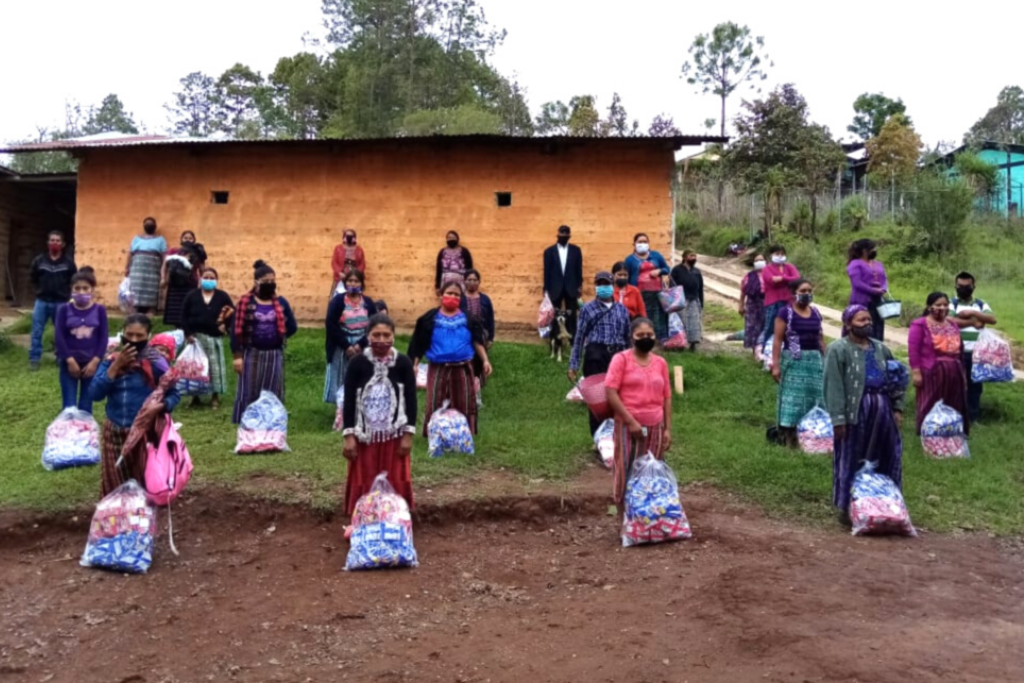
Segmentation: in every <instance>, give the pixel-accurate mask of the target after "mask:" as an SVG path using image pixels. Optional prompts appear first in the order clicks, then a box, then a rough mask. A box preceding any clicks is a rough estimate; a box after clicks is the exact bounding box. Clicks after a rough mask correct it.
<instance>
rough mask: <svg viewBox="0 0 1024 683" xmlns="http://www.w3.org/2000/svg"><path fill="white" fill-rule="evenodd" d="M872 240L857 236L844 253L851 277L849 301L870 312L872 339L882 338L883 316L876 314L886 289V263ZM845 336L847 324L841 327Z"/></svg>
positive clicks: (887, 284)
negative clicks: (845, 253)
mask: <svg viewBox="0 0 1024 683" xmlns="http://www.w3.org/2000/svg"><path fill="white" fill-rule="evenodd" d="M876 247H877V245H876V244H875V241H874V240H869V239H863V240H857V241H856V242H854V243H853V244H851V245H850V250H849V252H848V253H847V259H848V260H847V263H846V274H847V275H848V276H849V277H850V305H851V306H855V305H859V306H864V307H865V308H866V309H868V313H870V314H871V328H872V331H873V332H874V334H873V335H872V339H877V340H878V341H885V320H884V319H883V318H882V316H880V315H878V306H879V304H881V303H882V295H883V294H885V293H886V292H887V291H889V281H888V279H887V278H886V277H885V266H883V265H882V262H881V261H877V260H875V259H876V257H877V256H878V251H877V249H876ZM843 336H844V337H845V336H846V328H845V327H844V328H843Z"/></svg>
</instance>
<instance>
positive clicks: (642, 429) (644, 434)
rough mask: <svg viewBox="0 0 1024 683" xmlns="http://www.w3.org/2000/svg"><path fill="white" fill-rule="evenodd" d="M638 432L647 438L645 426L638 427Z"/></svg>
mask: <svg viewBox="0 0 1024 683" xmlns="http://www.w3.org/2000/svg"><path fill="white" fill-rule="evenodd" d="M640 433H641V434H643V437H644V438H645V439H646V438H647V427H641V428H640Z"/></svg>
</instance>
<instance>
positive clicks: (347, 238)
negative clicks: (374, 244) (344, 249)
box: [345, 235, 356, 247]
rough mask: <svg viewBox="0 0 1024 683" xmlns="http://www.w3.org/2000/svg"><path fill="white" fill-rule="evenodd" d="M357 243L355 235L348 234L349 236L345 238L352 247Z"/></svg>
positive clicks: (346, 242)
mask: <svg viewBox="0 0 1024 683" xmlns="http://www.w3.org/2000/svg"><path fill="white" fill-rule="evenodd" d="M355 243H356V238H355V237H354V236H353V235H348V236H347V237H346V238H345V244H347V245H349V246H350V247H351V246H352V245H353V244H355Z"/></svg>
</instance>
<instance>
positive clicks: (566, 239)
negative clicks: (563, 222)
mask: <svg viewBox="0 0 1024 683" xmlns="http://www.w3.org/2000/svg"><path fill="white" fill-rule="evenodd" d="M558 243H559V244H561V245H562V246H563V247H564V246H565V245H567V244H569V236H568V235H559V236H558Z"/></svg>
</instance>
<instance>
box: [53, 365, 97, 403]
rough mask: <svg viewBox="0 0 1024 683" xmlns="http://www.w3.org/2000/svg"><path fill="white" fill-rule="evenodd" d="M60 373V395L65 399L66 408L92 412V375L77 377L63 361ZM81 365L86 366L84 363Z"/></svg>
mask: <svg viewBox="0 0 1024 683" xmlns="http://www.w3.org/2000/svg"><path fill="white" fill-rule="evenodd" d="M58 365H59V366H60V368H59V370H58V374H59V375H60V396H61V399H62V400H63V401H64V406H63V407H64V408H74V407H75V406H78V409H79V410H84V411H85V412H87V413H89V414H92V398H90V397H89V385H90V384H92V377H81V378H79V379H75V378H74V377H72V376H71V373H70V372H68V364H67V363H66V362H61V363H59V364H58ZM81 367H83V368H84V367H85V366H84V365H82V366H81Z"/></svg>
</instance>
